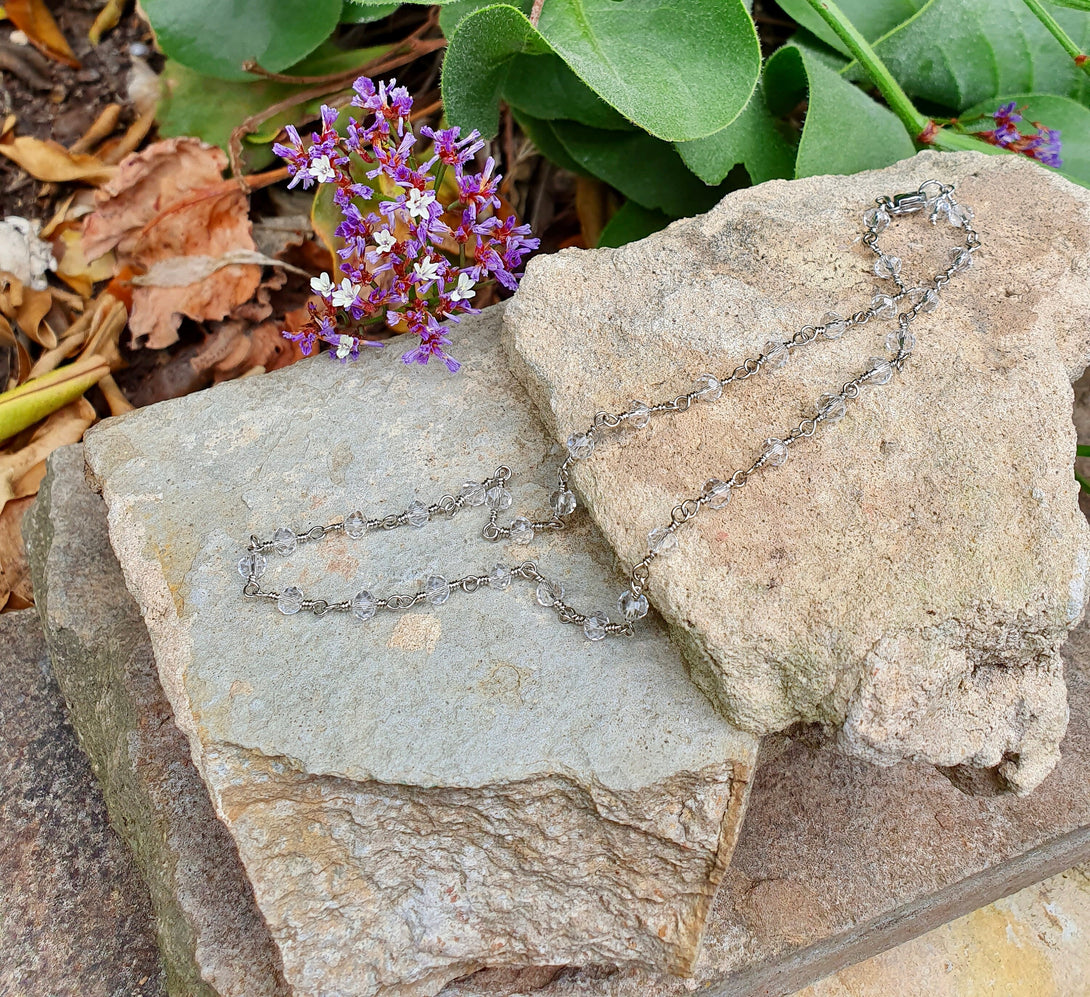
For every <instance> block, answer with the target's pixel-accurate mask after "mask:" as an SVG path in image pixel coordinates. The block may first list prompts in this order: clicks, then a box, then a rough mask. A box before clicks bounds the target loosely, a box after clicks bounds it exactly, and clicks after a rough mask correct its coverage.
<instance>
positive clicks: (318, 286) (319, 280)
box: [310, 273, 337, 298]
mask: <svg viewBox="0 0 1090 997" xmlns="http://www.w3.org/2000/svg"><path fill="white" fill-rule="evenodd" d="M336 286H337V285H336V284H334V283H333V281H331V280H330V279H329V274H327V273H323V274H322V276H321V277H311V278H310V289H311V290H312V291H313V292H314V293H315V294H320V295H321V296H322V297H323V298H328V297H329V295H330V294H331V293H332V292H333V288H335V287H336Z"/></svg>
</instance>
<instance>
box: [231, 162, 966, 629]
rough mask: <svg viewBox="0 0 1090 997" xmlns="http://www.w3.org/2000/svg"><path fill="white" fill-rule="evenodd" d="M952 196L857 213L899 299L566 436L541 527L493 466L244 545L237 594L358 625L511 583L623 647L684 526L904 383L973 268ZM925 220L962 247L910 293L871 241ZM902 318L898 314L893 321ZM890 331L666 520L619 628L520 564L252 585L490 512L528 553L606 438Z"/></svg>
mask: <svg viewBox="0 0 1090 997" xmlns="http://www.w3.org/2000/svg"><path fill="white" fill-rule="evenodd" d="M953 195H954V186H953V185H952V184H943V183H940V182H939V181H937V180H926V181H925V182H924V183H922V184H921V185H920V187H919V188H918V189H917V190H915V191H912V192H910V193H905V194H896V195H894V196H893V197H889V196H886V195H883V196H881V197H878V198H876V199H875V206H874V207H872V208H868V209H867V210H866V211H865V212H864V213H863V224H864V233H863V237H862V242H863V245H864V246H866V247H867V248H868V249H870V250H871V252H872V253H873V254H874V256H875V260H874V273H875V274H876V275H877V276H878V277H880V278H882V279H886V280H891V281H892V282H893V284H894V285H895V287H896V292H895V293H890V294H885V293H879V294H876V295H875V296H874V298H873V300H872V301H871V304H870V306H869V307H867V308H865V309H863V310H862V311H858V312H856V313H855V314H853V315H850V316H848V317H842V316H840V315H837V314H834V313H832V312H830V313H828V314H826V315H825V316H824V317H823V318H822V320H821V324H820V325H805V326H803V327H802V328H801V329H799V330H798V332H796V333H795V334H794V335H792V336H791V338H790V339H787V340H782V341H777V340H770V341H769V342H768V343H767V344H766V345H765V348H764V351H763V352H762V353H760V354H759V355H758V356H756V357H751V358H749V359H747V360H744V361H743V362H742V363H740V364H739V365H738V366H737V367H735V368H734V370H732V371H731V372H730V373H729V374H727V375H726V376H725V377H717V376H716V375H715V374H701V375H700V377H699V378H697V380H696V383H695V384H694V385H693V387H692V389H691V390H689V391H687V392H685V393H683V394H679V395H675V396H674V397H673V398H672V399H670V400H668V401H662V402H657V403H655V404H647V403H646V402H641V401H633V402H631V403H629V407H628V408H627V409H626V410H625V411H623V412H616V413H613V412H598V413H596V414H595V416H594V419H593V420H592V422H591V424H590V425H589V426H588V427H587V428H586V429H585V430H583V431H582V432H577V433H573V434H572V435H571V436H570V437H569V438H568V441H567V450H568V453H567V456H566V457H565V458H564V460H563V462H562V463H561V464H560V465H559V467H557V469H556V483H557V487H556V491H554V492H553V493H552V496H551V497H550V500H549V504H550V506H551V509H552V514H551V516H550V517H549V518H548V519H541V520H531V519H529V518H527V517H525V516H519V517H516V518H515V519H513V520H512V521H511V522H510V523H508V524H507V525H501V524H500V523H499V522H498V518H499V514H500V513H501V512H503V511H505V510H506V509H508V508H510V506H511V503H512V496H511V492H510V491H509V490H508V488H507V483H508V481H509V480H510V479H511V476H512V473H511V469H510V468H509V467H507V466H506V465H503V466H500V467H498V468H497V469H496V471H495V473H494V474H493V475H492V476H491V477H489V478H486V479H485V480H484V481H467V482H465V484H463V485H462V488H461V490H460V492H459V493H458V494H457V495H452V494H446V495H443V496H441V497H440V498H439V499H438V500H437V501H436V502H433V503H432V504H431V505H425V504H424V503H423V502H420V501H414V502H412V503H410V505H409V506H408V508H407V509H405V510H404V511H403V512H400V513H392V514H390V515H387V516H384V517H383V518H381V519H367V518H365V517H364V515H363V514H362V513H361V512H358V511H357V512H352V513H350V514H349V515H348V516H346V517H345V518H344V520H342V521H340V522H336V523H330V524H328V525H326V526H313V527H311V528H310V529H308V530H306V531H304V532H302V533H296V532H294V531H292V530H290V529H288V528H286V527H281V528H280V529H278V530H276V532H275V533H274V534H273V535H272V537H271V538H270V539H267V540H261V539H259V538H258V537H256V536H251V537H250V543H249V545H248V547H247V548H246V549H247V553H246V554H245V556H243V558H242V559H241V560H240V561H239V562H238V570H239V573H240V574H241V575H242V577H243V580H244V583H243V587H242V594H243V595H244V596H245V597H247V598H249V599H266V600H269V601H271V602H274V603H275V604H276V606H277V608H278V609H279V610H280V611H281V612H282V613H285V614H288V615H290V614H293V613H297V612H300V611H301V610H307V611H309V612H311V613H313V614H314V615H315V616H327V615H329V614H331V613H350V614H351V615H352V616H354V617H355V618H356V619H358V620H361V621H366V620H370V619H372V618H373V617H374V616H375V615H376V613H378V612H379V611H383V610H393V611H404V610H407V609H411V608H413V607H414V606H418V605H420V604H421V603H429V604H431V605H433V606H439V605H442V604H443V603H445V602H446V601H447V600H448V599H449V598H450V596H451V594H453V593H455V592H476V591H477V590H478V589H480V588H493V589H501V590H502V589H506V588H507V587H508V586H509V585H510V584H511V581H512V579H521V580H524V581H527V582H530V583H531V584H533V585H535V586H536V598H537V601H538V602H539V603H540V604H541V605H542V606H546V607H550V608H552V609H553V610H554V611H555V612H556V615H557V618H558V619H559V620H560V622H561V623H573V624H576V625H577V626H581V627H582V628H583V633H584V635H585V636H586V637H587V639H588V640H601V639H603V638H605V637H609V636H630V635H631V634H632V632H633V623H634V621H636V620H638V619H640V618H642V617H643V616H645V615H646V614H647V610H648V601H647V596H646V594H645V591H646V589H647V585H648V581H649V579H650V574H651V565H652V563H653V562H654V561H655V560H657V559H658V558H660V557H664V556H666V555H668V554H669V553H670V552H671V551H672V550H673V549H674V548H675V547H676V546H677V532H678V530H680V529H681V527H682V526H684V525H685V524H686V523H688V522H690V521H691V520H693V519H694V518H695V517H696V516H698V515H699V514H700V513H702V512H703V511H704V510H705V509H713V510H717V509H722V508H723V507H724V506H725V505H726V504H727V503H728V502H729V501H730V498H731V495H732V494H733V493H734V492H735V491H737V490H738V489H740V488H743V487H744V486H745V484H746V482H748V481H749V479H750V477H751V476H752V475H754V474H757V473H759V472H763V471H766V470H767V469H768V468H774V467H779V466H781V465H782V464H783V463H784V462H785V461H786V460H787V458H788V456H789V454H790V451H791V448H792V447H794V446H795V445H796V444H797V443H799V442H800V441H801V440H807V439H809V438H810V437H812V436H813V435H814V434H815V433H816V432H817V430H818V428H819V427H820V426H824V425H834V424H835V423H837V422H839V421H840V419H841V418H843V416H844V415H845V413H846V411H847V406H848V404H849V403H851V402H855V401H856V400H858V398H859V397H860V393H861V392H862V390H863V388H866V387H874V386H879V385H883V384H887V383H889V381H890V380H891V379H892V377H893V375H894V373H900V372H901V371H902V370H903V369H904V366H905V363H906V362H907V360H908V358H909V357H910V356H911V355H912V349H913V346H914V345H915V337H914V336H913V334H912V333H911V331H910V330H909V326H910V325H911V324H912V322H914V321H915V319H916V318H917V316H918V315H920V314H921V313H923V312H929V311H932V310H933V309H934V308H935V307H937V305H938V303H939V295H940V292H941V291H942V289H943V287H944V286H945V285H946V284H947V283H948V282H949V281H950V280H951V279H952V278H953V277H954V275H955V274H957V273H960V272H962V271H963V270H966V269H967V268H968V267H969V266H970V265H971V264H972V259H973V254H974V253H975V252H976V250H977V249H978V248H979V247H980V239H979V237H978V235H977V233H976V231H975V230H974V229H973V227H972V224H971V223H972V217H973V214H972V211H970V210H969V208H967V207H965V206H964V205H961V204H959V203H958V202H957V201H955V200H954V196H953ZM925 211H926V212H927V213H928V217H929V218H930V221H931V222H932V224H935V223H937V222H939V221H943V220H944V221H948V222H949V223H950V224H951V225H953V226H955V227H956V228H960V229H962V230H963V232H964V236H965V242H964V245H962V246H956V247H954V249H953V251H952V259H951V262H950V264H949V265H948V266H947V267H946V268H945V269H944V270H941V271H940V272H939V273H937V274H935V275H934V276H933V277H932V278H931V282H930V283H929V284H928V283H924V284H919V285H914V286H911V287H910V286H908V285H907V284H906V283H905V280H904V278H903V277H902V274H901V261H900V259H898V258H897V257H896V256H890V255H888V254H886V253H885V252H883V251H882V249H881V248H880V247H879V245H878V236H879V234H880V233H881V232H882V231H883V230H884V229H885V228H886V227H887V226H888V225H889V223H890V221H891V220H892V219H893V218H895V217H899V216H901V215H909V214H916V213H918V212H925ZM902 306H904V310H903V311H900V312H899V313H898V310H899V309H900V308H901V307H902ZM875 318H877V319H893V318H896V320H897V328H896V329H895V330H894V331H892V332H890V334H889V336H888V337H887V339H886V345H887V348H888V350H889V351H890V353H891V354H892V357H872V358H871V359H870V361H869V364H868V366H867V369H866V370H864V371H863V372H862V373H861V374H859V375H858V376H856V377H855V378H853V379H852V380H850V381H847V382H846V383H845V384H843V385H841V387H840V390H839V391H837V392H834V393H830V394H825V395H821V396H820V397H819V398H818V400H817V403H816V405H815V406H814V408H813V409H812V411H811V414H810V415H809V416H808V417H807V418H805V419H803V420H802V421H801V422H799V423H798V425H796V426H793V427H792V428H791V429H790V430H789V431H788V432H786V433H785V434H784V435H783V436H781V437H776V438H770V439H767V440H765V442H764V444H763V445H762V446H761V448H760V451H759V453H758V455H757V457H756V458H755V459H754V460H753V462H752V463H751V464H750V465H749V466H748V467H744V468H740V469H738V470H736V471H734V472H733V473H732V474H730V475H728V476H727V477H725V478H724V479H719V478H712V479H711V480H709V481H707V482H705V484H704V487H703V489H702V490H701V492H700V494H698V495H695V496H691V497H689V498H685V499H683V500H682V501H680V502H678V504H677V505H675V506H674V507H673V509H672V510H671V511H670V518H669V520H668V521H667V522H665V523H664V524H663V525H661V526H659V527H656V528H655V529H653V530H652V531H651V532H650V533H649V534H648V547H647V551H646V553H645V554H644V555H643V557H642V558H641V559H640V560H639V561H637V562H636V563H635V564H634V565H633V567H632V571H631V572H630V574H629V582H628V588H626V589H625V590H624V591H623V592H621V594H620V598H619V599H618V600H617V606H618V610H619V612H620V617H621V618H620V620H610V619H609V618H608V617H607V616H606V614H605V613H602V612H598V611H595V612H591V613H589V614H583V613H580V612H579V611H578V610H576V609H575V608H574V607H572V606H571V605H569V604H568V603H566V602H565V601H564V599H563V594H564V590H563V587H562V586H561V585H560V583H559V582H556V581H551V580H549V579H548V578H546V577H545V576H544V575H542V574H541V572H540V571H539V570H538V567H537V564H536V563H535V562H534V561H521V562H518V563H514V564H505V563H502V562H501V563H498V564H496V565H495V566H494V567H493V568H491V569H490V570H489V571H487V572H485V573H481V574H468V575H465V576H464V577H462V578H455V579H453V580H447V579H446V578H444V577H442V576H440V575H429V576H428V577H427V578H425V580H424V586H423V588H422V589H419V590H418V591H415V592H411V593H404V594H395V595H389V596H386V597H385V598H376V597H375V596H374V595H372V594H371V593H370V592H368V591H361V592H358V593H357V594H356V595H355V596H354V597H352V598H351V599H345V600H343V601H340V602H329V601H327V600H325V599H312V598H309V597H306V596H304V594H303V592H302V591H301V590H300V589H298V588H297V587H295V586H289V587H288V588H285V589H283V590H282V591H279V592H278V591H272V590H266V589H262V588H261V586H260V584H259V582H258V579H259V578H260V577H261V576H262V575H263V574H264V572H265V568H266V563H267V562H266V557H265V555H266V554H268V553H276V554H279V555H282V556H285V557H286V556H289V555H291V554H292V553H294V552H295V550H296V549H297V548H298V547H299V546H300V545H302V544H306V543H312V542H315V541H318V540H323V539H325V538H326V537H328V536H331V535H336V534H339V533H344V534H346V535H347V536H348V537H349V538H351V539H353V540H356V539H360V538H361V537H363V536H365V535H366V534H369V533H377V532H380V531H383V530H392V529H397V528H399V527H402V526H412V527H423V526H426V525H427V524H428V523H429V522H431V521H432V520H433V519H435V518H437V517H440V516H448V517H451V516H454V514H455V513H457V512H458V510H459V509H462V508H464V507H480V506H488V508H489V516H488V522H487V523H486V524H485V526H484V529H483V530H482V531H481V536H482V537H483V538H484V539H485V540H488V541H492V542H498V541H501V540H506V541H509V542H512V543H516V544H526V543H529V542H530V541H531V540H533V538H534V536H535V534H537V533H541V532H544V531H546V530H562V529H564V527H565V525H566V520H567V519H568V517H570V516H571V515H572V513H574V512H575V509H576V506H577V502H576V498H575V495H574V493H573V492H572V491H571V489H570V488H569V479H570V476H571V469H572V465H573V464H574V463H575V462H577V461H582V460H586V459H587V458H589V457H590V456H591V454H592V453H593V452H594V450H595V449H596V447H597V446H598V445H599V442H600V441H601V439H602V437H604V436H605V435H606V433H607V432H613V431H618V430H620V431H629V430H635V431H639V430H642V429H645V428H646V427H647V426H648V425H649V424H650V422H651V420H652V419H653V418H655V417H657V416H660V415H673V414H676V413H679V412H685V411H687V410H688V409H689V408H691V407H692V406H693V405H694V404H698V403H699V404H705V403H709V402H715V401H718V400H719V398H720V397H721V395H722V393H723V389H724V388H726V387H727V386H728V385H731V384H734V383H736V382H740V381H745V380H746V379H748V378H750V377H752V376H753V375H754V374H757V373H759V372H760V371H761V370H764V369H769V370H775V369H778V368H779V367H781V366H783V364H784V363H786V362H787V360H788V359H789V358H790V356H791V354H792V353H793V352H794V351H795V350H797V349H799V348H801V347H803V346H808V345H810V344H811V343H813V342H815V341H817V340H818V339H827V340H835V339H839V338H840V337H841V336H842V335H843V334H844V333H845V332H846V331H847V330H848V329H849V328H851V327H853V326H858V325H864V324H866V323H867V322H869V321H871V319H875Z"/></svg>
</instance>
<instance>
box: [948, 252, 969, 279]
mask: <svg viewBox="0 0 1090 997" xmlns="http://www.w3.org/2000/svg"><path fill="white" fill-rule="evenodd" d="M972 262H973V254H972V253H970V252H969V250H967V249H955V250H954V261H953V263H952V264H951V265H952V266H953V268H954V273H961V272H962V271H963V270H968V269H969V267H970V266H971V265H972Z"/></svg>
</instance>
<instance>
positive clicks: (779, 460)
mask: <svg viewBox="0 0 1090 997" xmlns="http://www.w3.org/2000/svg"><path fill="white" fill-rule="evenodd" d="M761 456H762V457H764V459H765V464H767V465H770V466H771V467H780V466H781V465H782V464H783V462H784V461H785V460H787V444H786V443H784V441H783V440H776V439H772V440H765V445H764V449H763V450H762V451H761Z"/></svg>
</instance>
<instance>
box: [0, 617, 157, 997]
mask: <svg viewBox="0 0 1090 997" xmlns="http://www.w3.org/2000/svg"><path fill="white" fill-rule="evenodd" d="M0 884H2V885H0V994H5V995H8V994H10V995H11V997H84V995H88V994H102V995H104V997H122V995H124V997H159V995H160V994H162V993H163V977H162V972H161V970H160V967H159V954H158V952H157V950H156V948H155V937H154V934H153V931H152V927H151V908H150V905H149V903H148V895H147V890H146V888H145V887H144V884H143V883H142V882H141V880H140V877H139V876H138V875H137V874H136V870H135V869H134V867H133V861H132V856H131V855H130V853H129V851H128V849H127V848H126V847H125V844H124V843H123V842H122V841H121V839H120V838H119V837H118V836H117V834H115V832H114V831H113V829H112V828H111V827H110V826H109V824H108V823H107V820H106V808H105V807H104V806H103V801H102V792H101V790H100V788H99V786H98V784H97V783H96V782H95V779H94V776H93V775H92V774H91V769H90V766H89V765H88V764H87V758H86V757H85V756H84V754H83V753H82V752H81V751H80V749H79V745H78V744H77V743H76V737H75V734H74V733H73V731H72V728H71V727H70V726H69V725H68V721H67V719H66V717H65V712H64V703H63V701H62V699H61V694H60V690H59V689H58V688H57V683H56V682H55V681H54V679H53V673H52V670H51V668H50V663H49V655H48V652H47V650H46V645H45V642H44V641H43V639H42V630H41V626H40V625H39V623H38V615H37V613H35V612H34V611H33V610H23V611H21V612H18V613H7V614H5V615H3V616H0Z"/></svg>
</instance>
